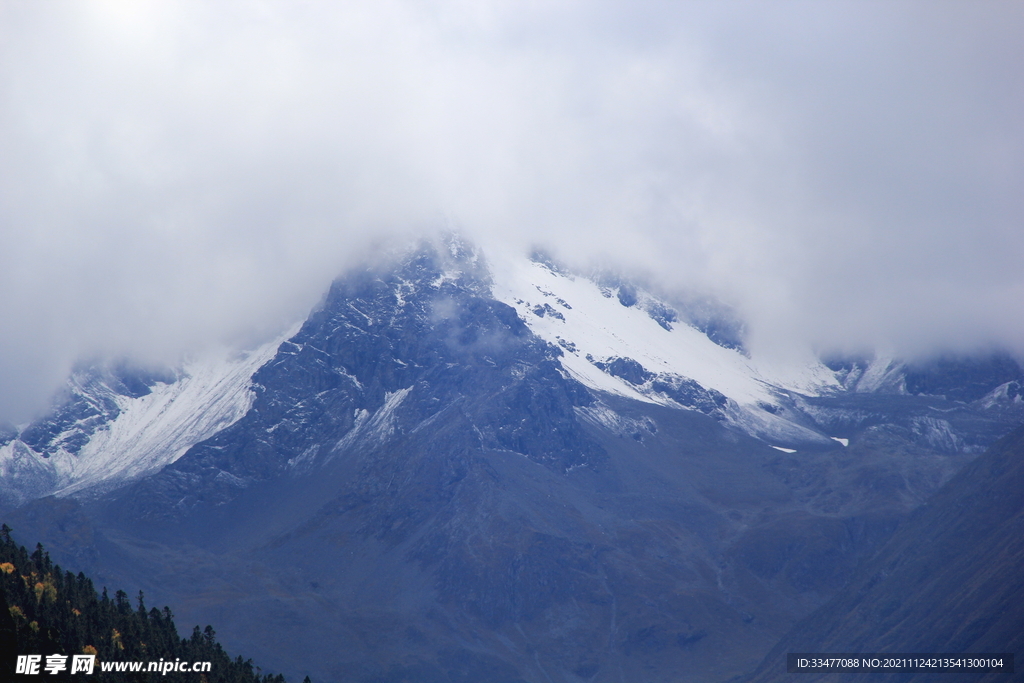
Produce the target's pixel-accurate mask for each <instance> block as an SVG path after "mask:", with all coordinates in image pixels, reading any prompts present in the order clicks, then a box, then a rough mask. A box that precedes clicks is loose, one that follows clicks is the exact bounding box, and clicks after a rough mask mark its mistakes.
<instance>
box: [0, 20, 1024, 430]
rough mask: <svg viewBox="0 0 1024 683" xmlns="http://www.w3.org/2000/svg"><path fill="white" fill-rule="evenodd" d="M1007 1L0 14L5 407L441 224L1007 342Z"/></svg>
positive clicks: (817, 336) (825, 324) (264, 320)
mask: <svg viewBox="0 0 1024 683" xmlns="http://www.w3.org/2000/svg"><path fill="white" fill-rule="evenodd" d="M1022 29H1024V10H1021V7H1020V5H1019V4H1017V3H996V2H990V3H984V2H983V3H972V4H971V5H970V6H969V7H968V6H965V5H963V4H961V3H941V2H940V3H934V2H930V3H912V2H903V3H891V2H886V3H877V4H873V3H864V2H857V3H830V4H823V3H812V2H806V3H805V2H789V3H775V4H771V5H766V4H764V3H745V2H731V3H729V2H727V3H710V2H708V3H696V2H695V3H643V4H641V5H640V6H637V5H636V4H635V3H628V4H627V3H610V2H604V3H601V2H597V3H581V2H551V3H503V2H455V1H452V2H437V3H430V4H426V3H413V2H399V1H390V2H389V1H383V2H379V3H311V2H310V3H304V2H288V3H285V2H255V3H253V2H245V3H242V2H223V3H190V2H163V3H162V2H152V3H127V2H113V1H111V2H82V3H68V4H52V3H48V4H36V3H33V4H29V3H16V2H11V1H2V2H0V264H2V269H0V294H2V296H0V319H2V320H3V321H4V324H3V326H2V330H0V386H2V387H3V388H2V390H0V415H9V416H11V417H12V419H24V418H25V417H27V415H28V414H29V413H30V412H31V411H32V410H34V409H37V408H38V407H39V406H40V405H41V402H43V401H44V400H45V397H46V396H47V395H48V394H49V393H50V392H51V391H52V390H53V388H54V387H55V386H56V384H57V383H58V382H59V381H60V380H61V379H62V377H63V376H64V374H65V373H66V371H67V369H68V367H69V366H70V364H71V363H72V362H73V361H74V359H76V358H78V357H81V356H83V355H88V354H100V353H125V354H133V355H140V356H143V357H145V358H148V359H161V358H163V359H168V358H173V357H175V356H176V355H178V354H180V353H182V352H186V351H188V350H190V349H195V348H199V347H201V346H202V345H204V344H207V343H210V342H211V341H232V342H235V341H237V340H239V339H255V338H258V337H259V336H260V335H265V334H269V333H270V332H271V331H273V330H274V329H276V328H278V327H280V326H281V325H283V324H284V323H285V322H286V321H288V320H290V319H293V318H296V317H301V316H302V315H303V314H304V312H305V311H306V310H308V308H309V307H310V306H311V305H313V304H314V303H315V302H316V300H317V299H318V298H319V296H320V294H321V293H322V291H323V290H324V289H325V287H326V284H327V282H329V281H330V279H331V278H332V277H333V276H335V275H336V274H337V273H339V272H340V271H342V270H343V269H344V268H345V267H347V266H348V265H350V264H351V263H353V262H355V261H356V260H358V259H359V258H360V257H361V255H362V254H365V253H366V250H367V249H368V248H369V247H370V246H371V245H372V244H373V243H374V242H375V240H378V239H379V238H380V237H381V235H384V234H394V233H399V234H410V233H415V232H417V231H419V230H421V229H424V228H427V229H433V228H436V227H438V226H454V227H457V228H459V229H461V230H463V231H465V232H466V233H467V234H469V235H470V236H471V237H473V238H475V239H477V240H479V241H482V242H484V243H487V244H493V245H497V246H496V247H493V248H504V249H513V248H515V249H519V248H526V247H527V246H528V245H531V244H534V243H543V244H546V245H547V246H548V247H549V248H551V249H553V250H555V251H557V252H559V253H560V254H561V255H563V256H564V257H566V258H568V259H570V260H576V261H579V262H584V261H587V260H589V259H597V258H602V259H605V260H612V261H615V262H617V263H618V264H620V265H621V266H622V267H623V268H627V269H628V268H637V269H642V270H644V271H646V272H648V273H649V274H651V275H652V276H653V277H656V278H658V279H659V280H660V281H661V282H662V283H663V285H664V286H666V287H679V288H683V287H689V288H694V287H696V288H702V289H707V290H710V291H714V292H717V293H718V294H719V295H721V296H723V297H725V298H727V299H729V300H730V301H732V302H733V303H735V304H736V305H737V306H738V307H739V308H740V309H741V310H742V311H744V312H745V314H746V315H747V316H748V317H750V319H751V321H752V323H751V327H752V329H753V331H754V334H755V341H757V342H758V343H760V344H762V345H763V346H765V347H770V346H773V345H774V346H779V345H784V344H790V343H812V344H816V345H818V346H833V347H834V346H847V347H851V348H853V347H867V346H873V345H877V344H884V345H888V346H891V347H893V348H897V349H905V350H908V351H909V352H921V351H925V350H929V349H934V348H937V347H939V346H942V345H949V346H953V347H958V348H969V347H972V346H976V345H979V344H987V343H999V344H1003V345H1008V346H1011V347H1012V348H1015V349H1016V350H1018V351H1020V350H1024V316H1022V315H1020V313H1021V312H1022V311H1021V304H1020V303H1019V302H1020V301H1024V296H1022V295H1024V275H1022V274H1021V269H1020V263H1021V262H1022V257H1024V230H1022V229H1021V227H1022V217H1024V211H1022V206H1021V202H1022V201H1024V200H1022V197H1024V192H1021V188H1022V187H1024V182H1022V181H1024V173H1022V168H1021V164H1022V161H1021V160H1022V159H1024V149H1022V141H1024V130H1022V127H1024V124H1022V123H1021V117H1020V116H1019V112H1020V111H1022V110H1024V86H1022V70H1021V69H1020V66H1019V65H1020V64H1022V63H1024V59H1022V58H1024V54H1022V52H1024V47H1022V45H1021V41H1020V40H1019V36H1020V35H1021V30H1022Z"/></svg>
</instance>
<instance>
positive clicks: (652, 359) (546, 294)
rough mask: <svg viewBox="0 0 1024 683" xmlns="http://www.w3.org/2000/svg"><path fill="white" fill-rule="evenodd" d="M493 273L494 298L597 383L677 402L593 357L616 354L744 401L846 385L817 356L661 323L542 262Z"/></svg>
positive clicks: (574, 371) (569, 366)
mask: <svg viewBox="0 0 1024 683" xmlns="http://www.w3.org/2000/svg"><path fill="white" fill-rule="evenodd" d="M493 275H494V288H493V292H494V297H495V298H496V299H498V300H499V301H502V302H504V303H506V304H508V305H510V306H512V307H514V308H515V309H516V310H517V311H518V312H519V315H520V317H522V318H523V320H525V321H526V324H527V325H528V326H529V327H530V329H531V330H532V331H533V332H534V334H536V335H538V336H540V337H541V338H543V339H544V340H546V341H548V342H550V343H552V344H557V345H558V346H561V347H562V349H563V350H564V352H565V354H564V356H563V357H562V365H563V366H564V367H565V369H566V370H567V371H568V372H569V373H570V374H571V375H572V376H573V377H575V378H576V379H578V380H579V381H581V382H583V383H584V384H586V385H587V386H590V387H592V388H594V389H598V390H601V391H607V392H610V393H614V394H620V395H623V396H628V397H629V398H633V399H636V400H640V401H647V402H651V403H661V404H665V405H671V404H672V400H671V399H670V398H668V397H667V396H664V395H659V394H658V392H654V391H641V390H638V388H637V385H636V384H634V383H630V382H628V381H626V380H624V379H622V378H621V377H616V376H614V375H613V374H610V373H608V372H606V371H604V370H602V369H601V368H600V367H598V365H596V364H595V362H597V363H600V362H604V361H608V360H611V359H614V358H627V359H632V360H634V361H636V362H637V363H639V364H640V365H642V366H643V369H644V370H646V371H647V372H649V373H654V374H656V375H661V374H668V375H676V376H681V377H684V378H689V379H692V380H694V381H695V382H697V383H698V384H699V385H700V386H702V387H703V388H704V389H707V390H711V389H713V390H716V391H718V392H721V393H722V394H724V395H725V396H727V397H728V398H729V399H732V400H733V401H735V402H736V403H738V404H740V405H742V406H750V405H756V404H759V403H774V402H775V400H776V392H777V391H778V390H779V389H782V390H786V391H796V392H799V393H802V394H805V395H818V394H820V393H821V392H822V391H827V390H834V389H838V388H839V387H840V385H839V383H838V382H837V380H836V377H835V374H834V373H833V372H832V371H831V370H829V369H828V368H827V367H825V366H824V365H823V364H822V363H821V362H820V361H818V360H817V359H816V358H813V357H810V356H809V357H808V358H807V359H806V362H802V363H799V364H789V365H772V364H768V363H765V362H763V361H760V360H759V359H757V358H749V357H747V356H745V355H743V354H742V353H741V352H739V351H737V350H736V349H730V348H725V347H723V346H719V345H718V344H716V343H714V342H713V341H711V339H709V338H708V336H707V335H706V334H704V333H703V332H701V331H700V330H697V329H696V328H694V327H692V326H690V325H688V324H686V323H683V322H674V323H672V324H671V325H663V324H661V323H659V322H658V321H657V320H655V319H654V317H652V316H651V314H650V313H649V312H648V311H647V310H644V308H643V307H641V306H635V305H634V306H626V305H624V304H623V303H621V302H620V300H619V298H616V297H614V296H612V294H611V293H610V292H609V291H607V288H602V287H600V286H599V285H597V284H596V283H594V282H593V281H591V280H589V279H586V278H584V277H580V276H572V275H566V274H562V273H558V272H555V271H554V270H552V269H551V268H549V267H547V266H545V265H544V264H541V263H537V262H534V261H527V260H522V261H519V262H505V263H496V264H494V265H493ZM644 294H645V296H647V297H649V295H646V293H644ZM669 328H670V329H669Z"/></svg>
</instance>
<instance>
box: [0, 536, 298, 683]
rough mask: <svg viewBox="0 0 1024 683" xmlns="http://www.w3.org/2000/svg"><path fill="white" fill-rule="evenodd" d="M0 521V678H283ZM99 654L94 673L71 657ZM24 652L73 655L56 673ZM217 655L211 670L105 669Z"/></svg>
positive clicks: (236, 682)
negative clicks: (34, 668)
mask: <svg viewBox="0 0 1024 683" xmlns="http://www.w3.org/2000/svg"><path fill="white" fill-rule="evenodd" d="M10 534H11V529H10V528H9V527H8V526H7V525H6V524H4V525H3V527H2V528H0V681H22V680H23V681H31V680H46V681H93V682H95V683H106V682H107V681H110V682H111V683H114V682H117V683H127V682H132V683H134V682H136V681H138V682H148V681H158V680H159V681H167V682H168V683H171V682H175V683H176V682H177V681H182V682H183V683H184V682H186V681H187V682H188V683H197V682H201V683H284V680H285V679H284V676H281V675H276V676H272V675H270V674H266V675H264V674H261V673H260V672H259V671H258V669H256V667H255V666H254V665H253V663H252V661H251V660H243V659H242V658H241V657H236V658H235V659H231V657H229V656H228V654H227V653H226V652H225V651H224V648H222V647H221V645H220V643H218V642H217V640H216V638H215V633H214V630H213V628H212V627H211V626H207V627H206V628H205V629H204V630H200V628H199V627H198V626H196V627H195V629H194V630H193V631H192V634H191V635H190V636H189V637H188V638H181V637H180V636H179V635H178V631H177V628H176V627H175V625H174V615H173V614H172V613H171V610H170V608H168V607H164V608H163V609H162V610H159V609H156V608H155V607H154V608H151V609H147V607H146V605H145V596H144V595H143V594H142V593H141V591H140V593H139V595H138V597H137V598H136V599H135V601H134V603H133V601H132V600H129V598H128V595H127V594H125V592H124V591H120V590H119V591H117V592H116V593H115V594H114V595H113V596H112V597H111V596H110V595H108V593H107V590H106V589H105V588H104V589H103V593H102V594H97V593H96V589H95V587H94V586H93V583H92V581H91V580H90V579H89V578H88V577H86V576H85V575H84V574H82V573H79V574H78V575H75V574H72V573H71V572H69V571H64V570H62V569H61V567H60V565H57V564H54V563H53V562H52V561H51V560H50V557H49V554H48V553H47V552H45V550H44V549H43V547H42V546H41V545H37V546H36V549H35V551H34V552H32V553H31V554H29V552H28V551H27V550H26V549H25V547H24V546H18V545H17V544H16V543H15V542H14V541H13V540H12V539H11V535H10ZM76 654H93V655H96V665H95V667H94V670H93V674H92V675H91V676H87V675H83V674H81V673H75V674H72V673H71V666H70V662H71V657H72V656H73V655H76ZM18 655H42V657H43V660H42V661H43V664H44V665H45V662H46V657H47V656H48V655H66V656H67V657H68V660H67V661H68V666H67V668H66V670H64V671H59V672H57V673H56V674H50V673H49V672H46V671H43V670H42V668H41V667H40V671H39V675H34V676H29V675H17V674H16V673H15V665H16V662H17V656H18ZM161 659H162V660H164V661H165V662H173V661H176V660H181V661H182V662H210V663H211V666H210V671H209V672H208V673H193V672H191V671H190V672H188V673H184V672H175V671H169V672H167V673H166V674H163V673H160V672H147V671H143V672H127V671H111V672H104V671H102V668H101V663H102V662H126V661H142V662H156V661H160V660H161ZM307 681H308V678H307Z"/></svg>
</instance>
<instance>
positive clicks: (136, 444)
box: [0, 239, 1024, 683]
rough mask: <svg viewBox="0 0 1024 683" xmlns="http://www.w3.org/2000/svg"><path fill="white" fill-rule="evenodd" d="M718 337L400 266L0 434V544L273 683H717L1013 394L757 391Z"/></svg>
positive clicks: (617, 289)
mask: <svg viewBox="0 0 1024 683" xmlns="http://www.w3.org/2000/svg"><path fill="white" fill-rule="evenodd" d="M709 311H710V313H709ZM716 315H717V314H716V313H715V307H713V306H712V307H707V308H704V309H702V311H701V313H700V315H699V316H697V315H692V314H691V312H689V311H687V310H684V308H683V307H681V306H675V305H673V304H672V303H671V302H669V301H667V300H664V299H662V298H660V297H658V296H656V295H654V294H653V293H651V292H649V291H645V290H644V289H643V288H642V287H639V286H637V285H636V284H631V283H627V282H624V281H623V280H621V279H617V278H612V277H601V276H592V275H591V276H588V275H587V274H583V273H572V272H568V271H566V270H565V269H563V268H560V267H558V266H556V265H554V264H553V263H552V262H551V261H550V260H548V259H544V258H533V259H527V258H523V259H511V258H509V259H505V258H502V257H500V256H495V257H493V258H491V259H485V258H484V256H483V255H482V254H481V253H480V252H479V251H477V250H475V249H474V248H472V247H471V246H469V245H466V244H464V243H462V242H461V241H459V240H457V239H450V240H448V241H447V242H445V243H443V244H430V243H428V244H424V245H421V246H419V247H418V248H415V249H411V250H409V251H408V252H405V253H402V254H399V255H397V256H396V257H395V259H394V260H393V262H391V263H390V264H389V265H388V266H386V267H381V268H373V269H366V270H362V271H357V272H353V273H349V274H347V275H345V276H343V277H341V278H339V279H338V280H337V281H336V282H334V283H333V284H332V285H331V287H330V290H329V291H328V292H327V294H326V296H325V297H324V299H323V302H322V303H321V305H320V306H318V307H317V309H316V310H314V311H313V312H312V313H311V314H310V316H309V317H308V318H307V320H306V321H305V322H304V323H303V324H302V325H301V326H300V327H299V328H298V329H297V330H292V331H290V332H289V333H288V334H287V335H285V338H283V339H281V340H275V341H273V342H271V343H269V344H267V345H266V346H263V347H261V348H260V349H257V350H255V351H252V352H250V353H248V354H244V355H238V356H227V357H225V358H221V359H212V358H211V359H210V360H207V361H203V362H199V361H196V362H194V363H193V364H191V365H188V366H186V367H185V368H183V369H180V370H176V371H174V372H163V373H153V372H149V373H146V372H141V371H138V370H129V369H127V368H126V367H121V366H118V365H116V364H115V365H110V366H97V367H92V368H83V369H82V370H80V371H79V372H77V373H76V375H75V376H74V377H73V378H72V381H71V384H70V385H69V391H68V394H67V395H66V396H65V397H64V399H63V400H61V401H60V402H58V404H57V405H58V407H57V409H55V411H54V412H53V413H52V414H51V415H48V416H46V417H45V418H43V419H41V420H39V421H37V422H35V423H33V424H31V425H27V426H23V427H22V428H20V429H19V430H17V431H16V432H15V433H13V434H9V435H7V436H5V437H4V439H5V443H4V444H3V449H4V450H3V451H2V453H3V456H2V457H3V460H2V463H3V467H4V468H5V469H4V475H3V479H2V480H0V481H2V485H3V487H4V490H5V491H6V492H7V493H6V495H8V501H13V502H20V501H23V500H33V502H30V503H28V504H27V505H24V506H22V507H21V508H19V509H18V510H14V511H12V512H10V513H9V515H8V517H9V519H10V524H11V526H13V527H14V528H15V529H16V530H24V531H23V532H22V533H31V534H33V535H34V537H35V538H38V539H41V540H43V542H44V543H47V544H48V546H49V547H50V550H51V553H54V554H55V555H56V556H57V557H58V558H59V557H61V553H64V557H65V558H66V559H65V560H63V561H64V562H65V563H67V562H71V563H73V564H72V565H71V566H78V565H81V564H82V563H91V565H90V566H86V567H82V568H83V569H89V568H90V567H91V568H92V569H93V570H94V571H95V573H96V574H97V576H100V577H102V578H103V580H104V581H108V580H109V581H110V582H111V584H112V585H124V586H126V587H128V588H132V587H134V588H138V589H142V590H144V591H145V593H146V595H147V599H152V600H157V601H159V602H160V604H163V602H166V603H167V604H171V605H176V606H177V607H175V611H176V613H177V614H178V615H179V616H180V617H182V618H183V619H184V620H187V621H188V623H192V620H195V621H196V622H199V623H206V622H207V621H213V622H216V623H217V624H218V631H219V633H220V635H221V636H222V638H223V640H224V642H225V643H226V644H227V645H228V646H231V647H233V648H235V649H238V650H241V651H248V652H262V653H265V655H264V661H265V662H266V663H267V664H268V665H269V666H271V667H273V668H274V669H275V670H281V671H284V672H286V673H288V674H290V675H291V676H293V677H295V678H296V679H299V680H301V678H302V676H304V675H306V674H307V673H308V674H310V675H311V677H312V678H313V679H314V680H356V681H389V682H391V681H393V682H396V683H397V682H399V681H409V680H488V681H491V680H493V681H509V682H510V683H511V682H513V681H516V682H524V681H528V682H529V683H550V682H551V681H560V682H564V683H579V682H580V681H602V682H603V681H609V682H610V681H619V680H629V678H628V676H626V672H630V671H643V672H645V674H644V675H645V677H646V678H649V679H652V680H658V679H660V680H672V681H687V680H693V681H697V680H726V679H728V678H729V677H731V676H735V675H737V674H739V673H741V672H742V671H743V670H745V669H749V668H752V667H753V666H754V665H755V664H756V663H757V661H758V660H759V659H760V658H761V657H762V656H763V655H764V653H765V652H767V651H768V649H770V647H771V646H772V645H773V644H774V643H775V642H776V641H777V640H778V639H779V637H780V636H781V635H782V633H783V632H784V631H785V629H787V628H788V627H789V626H790V625H792V624H793V623H794V622H795V621H796V620H798V619H800V618H801V617H802V616H804V615H806V614H808V613H809V612H810V611H811V610H813V609H814V608H816V607H818V606H819V605H821V604H822V603H823V602H825V601H826V600H827V599H829V597H830V596H832V595H834V594H835V593H836V591H838V590H839V589H840V588H841V587H842V585H843V584H844V582H845V581H846V580H847V579H848V578H849V576H851V572H853V571H854V569H855V568H856V567H857V566H858V564H859V563H860V562H861V561H862V559H863V558H864V557H866V556H867V555H868V554H870V553H871V552H872V551H873V550H874V549H876V548H877V547H878V546H879V544H880V543H882V542H883V541H884V540H885V539H886V538H887V537H888V535H889V534H891V533H892V531H893V529H895V528H896V526H898V525H899V524H900V523H901V521H902V520H903V519H905V518H906V516H907V515H908V514H909V513H910V511H912V510H913V509H915V508H916V507H918V506H919V505H920V504H921V503H922V502H924V501H925V500H927V499H928V497H929V496H930V495H931V494H932V493H934V492H935V491H936V490H938V488H939V487H940V486H941V485H942V484H943V482H945V481H947V480H948V479H949V478H950V477H951V476H953V474H954V473H955V472H956V471H957V470H959V469H960V468H962V467H963V466H964V465H965V464H966V463H968V462H969V461H971V460H972V459H973V458H974V457H975V455H976V454H977V453H978V452H979V451H980V450H981V449H983V448H984V447H986V446H987V445H988V444H991V443H992V442H993V441H995V439H996V438H998V437H999V436H1001V435H1002V434H1003V433H1005V432H1007V431H1009V429H1010V428H1011V427H1012V426H1014V425H1016V424H1017V423H1019V422H1021V421H1022V420H1024V402H1022V400H1021V392H1020V387H1021V385H1022V380H1024V377H1022V376H1021V371H1020V367H1019V366H1018V365H1017V364H1016V363H1015V362H1014V361H1012V360H1007V359H1005V358H1003V357H995V358H987V359H967V360H959V361H956V362H954V361H950V360H940V361H936V362H934V363H931V364H920V363H918V364H915V363H910V362H905V361H900V360H898V359H885V358H879V359H841V360H829V361H828V362H827V363H823V362H821V361H820V360H819V359H817V358H814V357H813V356H810V355H808V356H807V357H806V358H805V359H804V360H803V361H802V362H799V363H790V364H778V363H777V362H771V361H770V359H766V358H761V357H758V356H757V355H756V354H755V353H753V352H751V351H749V350H747V349H745V348H744V347H743V344H742V339H740V338H738V335H737V334H736V332H737V330H738V329H740V326H737V325H736V324H735V321H730V320H728V319H723V320H718V319H717V318H716ZM698 318H699V319H698ZM965 387H966V389H965ZM51 493H56V494H57V496H58V497H57V498H42V496H47V495H49V494H51ZM34 499H38V500H34ZM69 530H70V531H69ZM170 558H173V559H170ZM182 558H185V559H182ZM74 563H77V564H74ZM150 596H152V598H150ZM267 624H287V625H288V627H287V628H273V629H268V628H267V627H266V625H267ZM296 633H298V634H301V637H300V636H298V635H296ZM374 634H378V635H379V634H389V635H388V636H387V637H384V636H379V637H377V636H375V635H374ZM311 650H314V651H317V652H319V653H322V655H320V656H318V658H317V660H316V661H313V662H311V661H310V658H309V657H308V652H310V651H311ZM647 674H650V676H647Z"/></svg>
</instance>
